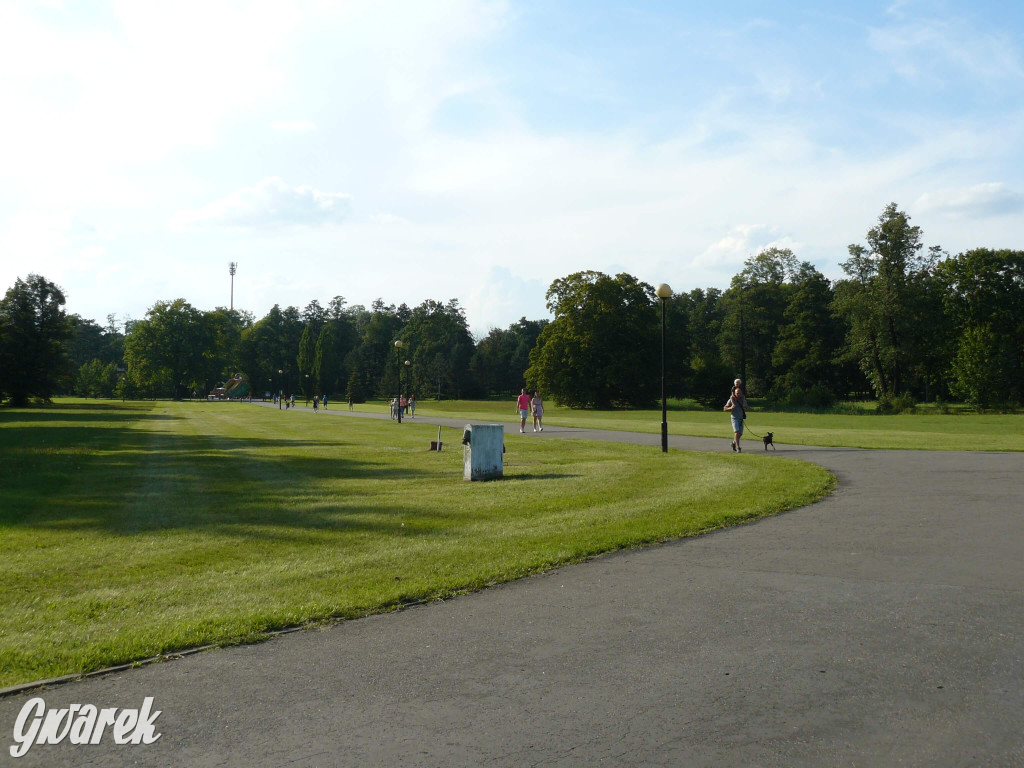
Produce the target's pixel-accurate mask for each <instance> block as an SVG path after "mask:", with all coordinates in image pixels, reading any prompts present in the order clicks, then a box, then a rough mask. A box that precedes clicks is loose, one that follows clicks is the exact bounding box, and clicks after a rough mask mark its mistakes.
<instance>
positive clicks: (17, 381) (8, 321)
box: [0, 274, 71, 407]
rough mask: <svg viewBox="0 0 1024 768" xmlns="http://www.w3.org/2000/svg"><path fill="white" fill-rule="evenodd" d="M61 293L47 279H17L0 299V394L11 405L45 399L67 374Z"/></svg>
mask: <svg viewBox="0 0 1024 768" xmlns="http://www.w3.org/2000/svg"><path fill="white" fill-rule="evenodd" d="M64 304H65V299H64V293H63V292H62V291H61V289H60V288H58V287H57V286H56V285H54V284H53V283H51V282H50V281H49V280H47V279H46V278H44V277H42V276H40V275H36V274H30V275H29V276H28V278H27V279H26V280H22V279H21V278H18V279H17V280H15V282H14V286H13V287H11V288H10V289H8V291H7V293H6V295H5V296H4V298H3V299H0V393H2V394H6V396H7V397H8V398H9V400H10V403H11V405H14V406H19V407H20V406H25V405H28V402H29V398H30V397H33V396H34V397H39V398H42V399H43V400H47V401H48V400H49V399H50V398H51V397H53V395H55V394H56V393H57V392H58V391H59V390H60V384H61V381H62V379H64V377H66V376H68V375H70V373H71V363H70V358H69V357H68V353H67V347H66V345H65V342H66V340H67V339H68V337H69V335H70V332H71V328H70V324H69V322H68V318H67V314H66V313H65V312H64Z"/></svg>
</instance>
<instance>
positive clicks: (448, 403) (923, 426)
mask: <svg viewBox="0 0 1024 768" xmlns="http://www.w3.org/2000/svg"><path fill="white" fill-rule="evenodd" d="M358 407H359V408H360V409H362V410H380V411H382V412H383V411H384V410H385V409H384V406H383V405H360V406H358ZM544 410H545V415H544V423H545V424H551V425H555V426H563V427H583V428H590V429H612V430H624V431H629V432H648V433H655V434H657V433H660V432H661V410H660V409H658V410H653V411H583V410H574V409H571V408H561V407H559V406H556V405H554V404H550V403H549V404H547V405H545V409H544ZM416 413H417V415H418V416H421V417H430V416H436V417H445V418H466V419H467V420H469V419H487V420H491V421H502V422H506V423H509V424H511V423H513V422H518V417H517V416H516V415H515V403H514V402H513V401H512V400H509V401H508V403H502V402H489V401H477V400H471V401H460V400H445V401H441V402H435V401H430V400H427V401H424V402H422V403H420V404H419V405H418V407H417V409H416ZM747 426H748V428H749V429H750V430H752V431H753V432H756V433H757V434H760V435H763V434H764V433H765V432H774V433H775V441H776V442H777V443H780V444H785V443H790V444H793V445H824V446H848V447H851V448H891V449H915V450H946V451H1024V414H976V413H972V414H939V413H928V412H925V413H915V414H901V415H896V416H883V415H878V414H873V413H864V414H862V415H861V414H848V413H847V414H811V413H778V412H771V411H764V412H762V411H758V410H752V411H751V413H750V414H749V416H748V418H747ZM668 427H669V433H670V434H673V435H693V436H696V437H719V438H723V439H724V440H726V441H728V440H731V439H732V428H731V427H730V425H729V415H728V414H727V413H722V412H718V411H695V410H671V411H669V413H668ZM726 447H727V448H728V446H726Z"/></svg>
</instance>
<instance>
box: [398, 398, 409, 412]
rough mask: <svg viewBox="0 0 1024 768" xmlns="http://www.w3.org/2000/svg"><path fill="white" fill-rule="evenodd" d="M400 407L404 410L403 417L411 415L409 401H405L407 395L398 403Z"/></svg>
mask: <svg viewBox="0 0 1024 768" xmlns="http://www.w3.org/2000/svg"><path fill="white" fill-rule="evenodd" d="M398 407H399V408H400V409H401V410H402V415H407V414H408V413H409V401H408V400H406V399H405V395H402V398H401V399H400V400H399V401H398Z"/></svg>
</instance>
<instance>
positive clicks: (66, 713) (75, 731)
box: [11, 696, 161, 757]
mask: <svg viewBox="0 0 1024 768" xmlns="http://www.w3.org/2000/svg"><path fill="white" fill-rule="evenodd" d="M160 712H161V711H160V710H157V711H156V712H154V711H153V697H152V696H147V697H146V698H145V699H144V700H143V702H142V708H141V709H128V708H125V709H122V710H120V711H118V709H117V707H110V708H107V709H97V708H96V707H95V706H93V705H92V704H71V705H70V706H68V708H67V709H50V710H47V709H46V702H45V701H43V700H42V699H41V698H39V697H38V696H37V697H36V698H34V699H29V700H28V701H26V702H25V706H24V707H22V708H21V712H20V713H19V714H18V719H17V721H15V723H14V741H15V745H14V746H13V747H11V757H22V756H23V755H25V754H26V753H27V752H28V751H29V749H31V747H32V745H33V744H60V743H61V742H62V741H64V739H65V738H67V740H68V743H70V744H99V743H100V739H102V738H103V733H104V731H105V730H106V728H107V727H108V726H109V727H110V730H111V731H112V732H113V734H114V743H115V744H152V743H153V742H154V741H156V740H157V739H159V738H160V736H161V734H159V733H154V728H153V724H154V723H155V722H156V719H157V718H158V717H160Z"/></svg>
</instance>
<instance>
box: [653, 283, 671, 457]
mask: <svg viewBox="0 0 1024 768" xmlns="http://www.w3.org/2000/svg"><path fill="white" fill-rule="evenodd" d="M656 293H657V294H658V298H659V299H661V452H662V453H668V407H667V403H666V401H665V302H666V301H668V299H669V298H671V296H672V289H671V288H670V287H669V286H668V284H667V283H662V284H661V285H659V286H658V290H657V291H656Z"/></svg>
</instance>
